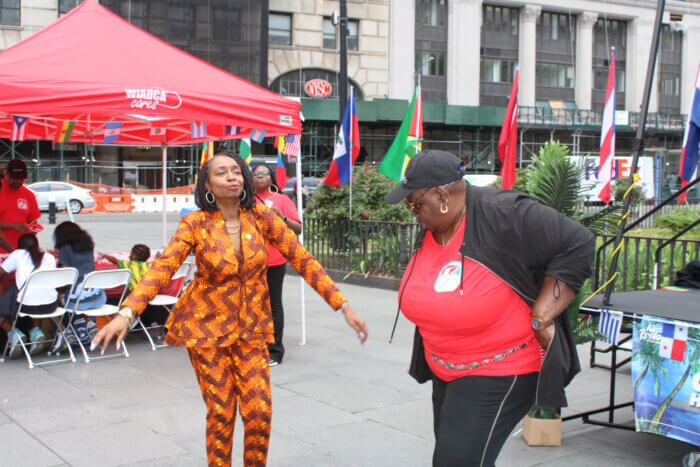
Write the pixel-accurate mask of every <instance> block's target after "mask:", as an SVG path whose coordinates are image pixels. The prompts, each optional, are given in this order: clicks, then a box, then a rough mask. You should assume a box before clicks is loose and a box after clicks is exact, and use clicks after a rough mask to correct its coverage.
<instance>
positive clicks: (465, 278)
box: [385, 151, 595, 466]
mask: <svg viewBox="0 0 700 467" xmlns="http://www.w3.org/2000/svg"><path fill="white" fill-rule="evenodd" d="M463 175H464V169H463V166H462V165H461V164H460V162H459V160H458V159H457V157H455V156H454V155H452V154H449V153H447V152H444V151H425V152H422V153H420V154H418V155H417V156H415V157H414V158H413V159H412V160H411V162H410V163H409V164H408V167H407V168H406V173H405V179H404V182H403V183H402V184H401V185H400V186H399V187H397V188H396V189H395V190H393V191H391V192H389V193H388V194H387V195H386V197H385V200H386V201H387V202H388V203H389V204H394V203H398V202H399V201H401V200H404V202H405V203H406V207H407V208H408V209H410V210H411V212H412V213H413V215H414V216H415V218H416V220H417V222H418V223H419V224H420V226H421V228H422V229H423V231H424V234H423V235H422V236H421V237H420V238H421V240H420V242H419V245H418V246H417V250H416V252H415V253H414V255H413V257H412V258H411V261H410V263H409V265H408V267H407V268H406V272H405V274H404V277H403V279H402V282H401V288H400V289H399V307H400V309H401V310H402V311H403V313H404V315H405V316H406V317H407V318H408V319H409V320H410V321H412V322H413V323H415V324H416V335H415V338H414V348H413V359H412V361H411V368H410V373H411V375H412V376H413V377H414V378H416V379H417V380H418V381H419V382H421V383H423V382H425V381H427V380H429V379H430V380H432V381H433V417H434V423H433V425H434V430H435V451H434V453H433V465H435V466H455V465H459V466H467V465H469V466H472V465H473V466H491V465H494V463H495V460H496V457H497V456H498V453H499V452H500V450H501V448H502V446H503V444H504V443H505V441H506V439H507V437H508V434H509V433H510V432H511V431H512V430H513V428H514V427H515V425H516V424H517V423H518V422H519V421H520V420H521V419H522V418H523V416H525V414H526V413H527V411H528V409H529V408H530V407H531V406H532V405H533V404H535V403H536V404H539V405H547V406H552V407H563V406H566V397H565V396H564V387H565V386H566V385H567V384H568V383H569V381H571V379H572V378H573V376H574V375H575V374H576V373H577V372H578V371H579V370H580V366H579V362H578V357H577V354H576V348H575V343H574V338H573V335H572V332H571V323H570V322H569V317H568V314H567V313H562V312H563V311H564V310H565V309H566V307H567V305H568V304H569V302H570V301H571V300H572V299H573V297H574V296H575V294H576V291H577V290H579V288H580V287H581V285H582V284H583V282H584V281H585V280H586V278H588V277H589V276H590V274H591V265H592V261H593V251H594V246H595V241H594V238H593V235H592V234H591V233H590V232H589V231H588V230H587V229H586V228H584V227H583V226H581V225H580V224H578V223H576V222H574V221H572V220H570V219H567V218H566V217H565V216H563V215H562V214H560V213H558V212H557V211H555V210H553V209H550V208H548V207H545V206H543V205H541V204H540V203H538V202H537V201H536V200H535V199H533V198H531V197H529V196H527V195H525V194H523V193H520V192H517V191H512V190H501V189H497V188H488V187H475V186H471V185H469V184H468V183H467V182H466V181H464V180H463Z"/></svg>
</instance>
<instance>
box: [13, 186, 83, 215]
mask: <svg viewBox="0 0 700 467" xmlns="http://www.w3.org/2000/svg"><path fill="white" fill-rule="evenodd" d="M27 188H29V189H30V190H32V191H33V192H34V194H35V195H36V201H37V203H38V204H39V210H40V211H48V210H49V200H50V199H52V198H53V200H54V201H55V202H56V209H58V210H59V211H61V210H64V209H66V204H68V208H70V210H71V212H72V213H73V214H78V213H79V212H80V211H82V210H83V208H91V207H94V206H95V198H93V197H92V195H91V194H90V190H86V189H85V188H81V187H79V186H76V185H73V184H72V183H66V182H38V183H32V184H30V185H27Z"/></svg>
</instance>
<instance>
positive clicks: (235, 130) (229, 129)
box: [226, 125, 241, 136]
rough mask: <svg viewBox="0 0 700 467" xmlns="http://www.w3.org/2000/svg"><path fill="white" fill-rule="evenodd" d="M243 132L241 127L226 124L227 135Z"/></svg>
mask: <svg viewBox="0 0 700 467" xmlns="http://www.w3.org/2000/svg"><path fill="white" fill-rule="evenodd" d="M240 134H241V127H239V126H233V125H226V136H236V135H240Z"/></svg>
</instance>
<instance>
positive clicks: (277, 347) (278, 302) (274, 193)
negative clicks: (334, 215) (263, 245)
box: [253, 164, 301, 366]
mask: <svg viewBox="0 0 700 467" xmlns="http://www.w3.org/2000/svg"><path fill="white" fill-rule="evenodd" d="M253 185H254V186H255V192H256V194H257V195H258V198H260V200H261V201H262V202H263V203H265V204H266V205H267V206H268V207H269V208H271V209H272V211H273V212H274V213H275V214H277V215H278V216H279V217H281V218H282V220H283V221H284V222H285V223H286V224H287V227H289V228H290V229H292V231H293V232H294V233H295V234H297V235H299V234H300V233H301V222H300V220H299V213H298V212H297V208H296V207H295V206H294V203H293V202H292V200H291V199H290V198H289V196H287V195H285V194H282V193H280V188H279V186H277V179H276V178H275V173H274V172H273V171H272V170H271V169H270V168H269V167H268V166H267V165H265V164H259V165H256V166H255V167H253ZM286 268H287V260H286V259H285V258H284V256H282V253H280V252H279V250H278V249H277V248H275V247H274V246H272V245H270V246H269V248H268V251H267V286H268V289H269V291H270V307H271V309H272V321H273V323H274V327H275V342H274V343H273V344H270V345H268V350H269V351H270V366H275V365H279V364H280V363H282V359H283V358H284V344H283V343H282V337H283V335H284V308H283V306H282V283H283V282H284V272H285V270H286Z"/></svg>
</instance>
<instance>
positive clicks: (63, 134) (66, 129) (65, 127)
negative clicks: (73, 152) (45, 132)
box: [56, 120, 75, 143]
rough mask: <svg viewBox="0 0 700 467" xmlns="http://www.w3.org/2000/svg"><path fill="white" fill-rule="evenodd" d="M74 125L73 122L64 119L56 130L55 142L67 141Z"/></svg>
mask: <svg viewBox="0 0 700 467" xmlns="http://www.w3.org/2000/svg"><path fill="white" fill-rule="evenodd" d="M74 126H75V122H73V121H70V120H64V121H63V123H62V124H61V127H60V128H59V130H58V133H57V134H56V142H57V143H67V142H68V141H70V136H71V134H72V133H73V127H74Z"/></svg>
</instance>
